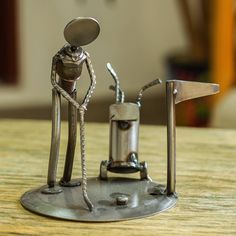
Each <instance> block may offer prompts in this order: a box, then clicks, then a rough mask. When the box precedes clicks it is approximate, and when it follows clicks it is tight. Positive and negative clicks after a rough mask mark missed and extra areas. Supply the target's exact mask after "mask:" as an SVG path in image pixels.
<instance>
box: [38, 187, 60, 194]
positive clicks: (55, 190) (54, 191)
mask: <svg viewBox="0 0 236 236" xmlns="http://www.w3.org/2000/svg"><path fill="white" fill-rule="evenodd" d="M62 191H63V190H62V189H61V188H60V187H58V186H53V187H47V188H44V189H43V190H41V193H45V194H58V193H61V192H62Z"/></svg>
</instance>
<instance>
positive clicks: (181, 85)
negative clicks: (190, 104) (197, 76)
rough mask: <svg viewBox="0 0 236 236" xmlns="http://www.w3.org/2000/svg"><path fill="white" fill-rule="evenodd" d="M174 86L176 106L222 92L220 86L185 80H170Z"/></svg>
mask: <svg viewBox="0 0 236 236" xmlns="http://www.w3.org/2000/svg"><path fill="white" fill-rule="evenodd" d="M167 83H173V84H174V94H175V104H177V103H180V102H182V101H185V100H189V99H194V98H198V97H204V96H209V95H212V94H216V93H218V92H219V91H220V86H219V84H213V83H201V82H192V81H183V80H168V81H167Z"/></svg>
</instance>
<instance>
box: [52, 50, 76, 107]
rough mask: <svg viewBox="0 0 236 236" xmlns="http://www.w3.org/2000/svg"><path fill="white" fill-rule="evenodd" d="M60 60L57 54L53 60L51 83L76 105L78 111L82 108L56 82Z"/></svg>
mask: <svg viewBox="0 0 236 236" xmlns="http://www.w3.org/2000/svg"><path fill="white" fill-rule="evenodd" d="M57 60H58V54H56V55H55V56H54V57H53V59H52V69H51V83H52V86H53V87H54V88H55V89H56V90H57V91H58V92H59V93H60V94H61V95H62V96H63V97H64V98H65V99H66V100H68V101H69V102H70V103H71V104H72V105H74V106H75V107H76V108H77V109H79V108H80V105H79V103H78V102H77V101H75V100H74V99H73V98H72V97H71V96H70V94H69V93H67V92H66V91H65V90H64V89H63V88H61V86H59V85H58V83H57V80H56V63H57Z"/></svg>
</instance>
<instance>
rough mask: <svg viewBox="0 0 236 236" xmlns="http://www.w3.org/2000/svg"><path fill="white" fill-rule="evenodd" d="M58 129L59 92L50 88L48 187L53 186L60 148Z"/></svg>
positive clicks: (59, 113) (59, 114)
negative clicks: (50, 117) (50, 133)
mask: <svg viewBox="0 0 236 236" xmlns="http://www.w3.org/2000/svg"><path fill="white" fill-rule="evenodd" d="M60 131H61V97H60V94H59V92H58V91H57V90H56V89H55V88H54V89H53V90H52V136H51V148H50V158H49V164H48V178H47V184H48V186H49V187H54V186H55V184H56V174H57V163H58V156H59V148H60Z"/></svg>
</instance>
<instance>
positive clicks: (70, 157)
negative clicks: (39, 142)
mask: <svg viewBox="0 0 236 236" xmlns="http://www.w3.org/2000/svg"><path fill="white" fill-rule="evenodd" d="M71 97H72V98H73V99H75V100H76V90H74V91H73V93H72V94H71ZM76 135H77V109H76V107H75V106H74V105H72V104H71V103H70V102H69V103H68V143H67V151H66V160H65V167H64V174H63V177H62V179H61V181H60V185H62V186H68V187H72V186H78V185H80V183H79V182H78V181H77V182H72V181H71V176H72V168H73V162H74V154H75V147H76Z"/></svg>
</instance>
